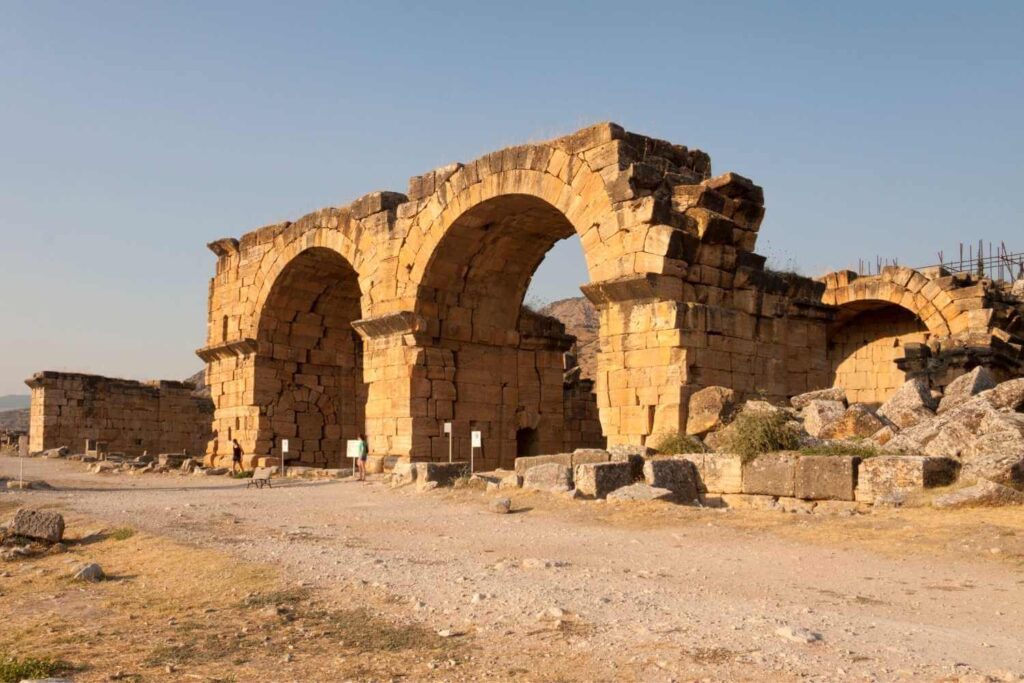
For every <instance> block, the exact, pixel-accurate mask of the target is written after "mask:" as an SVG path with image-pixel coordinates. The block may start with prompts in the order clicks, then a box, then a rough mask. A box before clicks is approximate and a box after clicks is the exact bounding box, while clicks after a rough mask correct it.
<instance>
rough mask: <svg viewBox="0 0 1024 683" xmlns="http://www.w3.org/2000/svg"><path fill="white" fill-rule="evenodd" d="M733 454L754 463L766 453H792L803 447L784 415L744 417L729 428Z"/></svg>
mask: <svg viewBox="0 0 1024 683" xmlns="http://www.w3.org/2000/svg"><path fill="white" fill-rule="evenodd" d="M729 432H730V434H729V437H728V443H729V450H731V451H732V452H733V453H737V454H739V455H740V457H742V458H743V461H744V462H750V461H751V460H753V459H754V458H756V457H757V456H759V455H761V454H762V453H774V452H775V451H791V450H794V449H796V448H799V446H800V439H799V436H798V434H797V432H796V428H795V427H794V426H793V425H791V424H790V423H789V418H788V416H787V415H786V414H785V413H782V412H778V413H776V412H771V413H767V412H765V413H761V412H749V413H740V414H739V415H737V416H736V419H735V420H733V423H732V425H730V427H729Z"/></svg>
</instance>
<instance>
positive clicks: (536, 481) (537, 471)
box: [523, 462, 573, 491]
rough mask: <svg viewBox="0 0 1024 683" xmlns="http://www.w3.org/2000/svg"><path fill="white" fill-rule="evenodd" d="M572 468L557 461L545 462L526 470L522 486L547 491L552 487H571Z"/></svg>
mask: <svg viewBox="0 0 1024 683" xmlns="http://www.w3.org/2000/svg"><path fill="white" fill-rule="evenodd" d="M572 472H573V471H572V468H570V467H568V466H566V465H562V464H560V463H557V462H546V463H543V464H541V465H537V466H535V467H531V468H530V469H528V470H526V474H525V476H523V488H525V489H532V490H536V491H548V490H550V489H552V488H561V487H565V489H566V490H568V489H571V488H572Z"/></svg>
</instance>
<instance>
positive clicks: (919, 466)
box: [856, 455, 959, 503]
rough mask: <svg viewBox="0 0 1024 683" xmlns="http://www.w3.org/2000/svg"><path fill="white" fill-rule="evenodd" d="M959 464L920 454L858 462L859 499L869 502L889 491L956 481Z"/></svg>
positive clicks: (902, 491)
mask: <svg viewBox="0 0 1024 683" xmlns="http://www.w3.org/2000/svg"><path fill="white" fill-rule="evenodd" d="M958 469H959V466H958V463H957V462H956V461H955V460H952V459H949V458H931V457H927V456H921V455H880V456H876V457H874V458H868V459H866V460H864V461H863V462H861V464H860V466H859V467H858V470H857V491H856V499H857V501H858V502H865V503H871V502H873V501H874V500H875V499H876V498H879V497H881V496H888V495H891V494H905V493H911V492H913V491H919V490H923V489H926V488H933V487H936V486H947V485H949V484H951V483H953V482H954V481H955V480H956V476H957V471H958Z"/></svg>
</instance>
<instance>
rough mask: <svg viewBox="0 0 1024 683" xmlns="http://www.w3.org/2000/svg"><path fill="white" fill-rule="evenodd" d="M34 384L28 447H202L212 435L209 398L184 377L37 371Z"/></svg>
mask: <svg viewBox="0 0 1024 683" xmlns="http://www.w3.org/2000/svg"><path fill="white" fill-rule="evenodd" d="M25 383H26V384H27V385H28V386H29V387H31V389H32V406H31V410H30V416H29V450H31V451H32V452H38V451H42V450H46V449H49V448H60V447H61V446H65V447H67V448H68V449H69V450H70V451H71V452H79V451H83V450H84V448H85V442H86V440H87V439H91V440H96V441H100V442H105V443H106V445H107V450H108V451H110V452H122V453H125V454H126V455H140V454H142V453H143V452H144V451H148V452H149V453H150V454H157V453H181V452H183V451H187V452H188V453H203V452H205V450H206V444H207V442H208V441H210V439H211V438H212V436H213V435H212V434H211V424H212V421H213V402H212V401H211V400H210V399H208V398H200V397H197V396H193V395H192V391H193V390H194V389H195V387H194V386H193V385H191V384H189V383H187V382H175V381H168V380H156V381H152V382H136V381H133V380H125V379H114V378H110V377H100V376H98V375H84V374H78V373H64V372H52V371H47V372H40V373H37V374H35V375H33V376H32V377H31V378H30V379H28V380H26V382H25Z"/></svg>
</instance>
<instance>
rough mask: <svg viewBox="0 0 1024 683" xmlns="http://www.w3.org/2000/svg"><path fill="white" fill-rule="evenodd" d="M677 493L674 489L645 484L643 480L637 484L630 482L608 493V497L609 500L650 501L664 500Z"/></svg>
mask: <svg viewBox="0 0 1024 683" xmlns="http://www.w3.org/2000/svg"><path fill="white" fill-rule="evenodd" d="M674 495H675V494H674V492H673V491H670V490H669V489H665V488H658V487H656V486H651V485H650V484H645V483H643V482H637V483H636V484H630V485H629V486H623V487H622V488H619V489H615V490H614V491H612V492H611V493H609V494H608V496H607V498H608V500H609V501H620V502H621V501H633V502H635V501H650V500H663V499H666V498H671V497H673V496H674Z"/></svg>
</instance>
